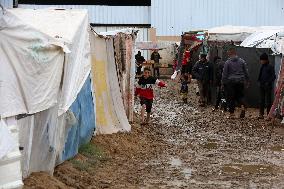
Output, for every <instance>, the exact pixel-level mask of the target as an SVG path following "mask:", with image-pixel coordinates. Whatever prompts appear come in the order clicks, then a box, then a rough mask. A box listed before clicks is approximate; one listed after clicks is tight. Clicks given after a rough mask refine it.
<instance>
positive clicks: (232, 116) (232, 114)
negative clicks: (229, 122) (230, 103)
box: [226, 113, 235, 119]
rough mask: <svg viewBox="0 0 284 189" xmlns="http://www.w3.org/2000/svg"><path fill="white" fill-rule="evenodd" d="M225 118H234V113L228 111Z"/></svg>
mask: <svg viewBox="0 0 284 189" xmlns="http://www.w3.org/2000/svg"><path fill="white" fill-rule="evenodd" d="M226 118H227V119H235V114H234V113H230V114H229V115H228V116H227V117H226Z"/></svg>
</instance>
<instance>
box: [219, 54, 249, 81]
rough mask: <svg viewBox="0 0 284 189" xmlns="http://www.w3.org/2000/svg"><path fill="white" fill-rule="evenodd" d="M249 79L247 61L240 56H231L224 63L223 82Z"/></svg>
mask: <svg viewBox="0 0 284 189" xmlns="http://www.w3.org/2000/svg"><path fill="white" fill-rule="evenodd" d="M245 81H249V74H248V69H247V64H246V62H245V61H244V60H243V59H241V58H239V57H235V58H229V59H228V60H227V61H226V62H225V65H224V70H223V74H222V82H223V83H228V82H245Z"/></svg>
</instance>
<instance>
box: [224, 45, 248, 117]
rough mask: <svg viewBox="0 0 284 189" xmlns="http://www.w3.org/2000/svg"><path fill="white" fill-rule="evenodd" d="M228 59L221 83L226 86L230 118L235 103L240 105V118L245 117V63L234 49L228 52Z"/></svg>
mask: <svg viewBox="0 0 284 189" xmlns="http://www.w3.org/2000/svg"><path fill="white" fill-rule="evenodd" d="M228 56H229V59H228V60H227V61H226V62H225V65H224V70H223V74H222V82H223V84H224V85H226V86H227V97H228V105H229V112H230V117H229V118H233V117H234V112H235V107H236V103H239V104H240V105H241V108H242V111H241V114H240V118H244V117H245V109H246V106H245V101H244V89H245V84H248V83H249V74H248V69H247V65H246V62H245V61H244V60H243V59H241V58H239V57H238V56H237V52H236V49H234V48H230V49H229V50H228Z"/></svg>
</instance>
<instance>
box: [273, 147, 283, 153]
mask: <svg viewBox="0 0 284 189" xmlns="http://www.w3.org/2000/svg"><path fill="white" fill-rule="evenodd" d="M270 150H272V151H275V152H284V147H283V146H272V147H271V148H270Z"/></svg>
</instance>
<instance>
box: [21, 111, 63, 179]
mask: <svg viewBox="0 0 284 189" xmlns="http://www.w3.org/2000/svg"><path fill="white" fill-rule="evenodd" d="M57 118H58V107H56V106H55V107H52V108H50V109H48V110H45V111H42V112H39V113H36V114H34V115H31V116H28V117H26V118H23V119H20V120H18V123H17V124H18V126H19V128H20V146H21V147H23V148H24V150H23V160H22V170H23V176H24V177H27V176H28V175H29V174H31V173H32V172H39V171H46V172H49V173H50V174H52V173H53V169H54V167H55V162H56V156H57V154H58V153H59V152H58V151H57V150H58V149H60V145H62V141H60V135H61V133H62V132H61V131H60V129H64V128H63V127H57V122H58V119H57Z"/></svg>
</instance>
